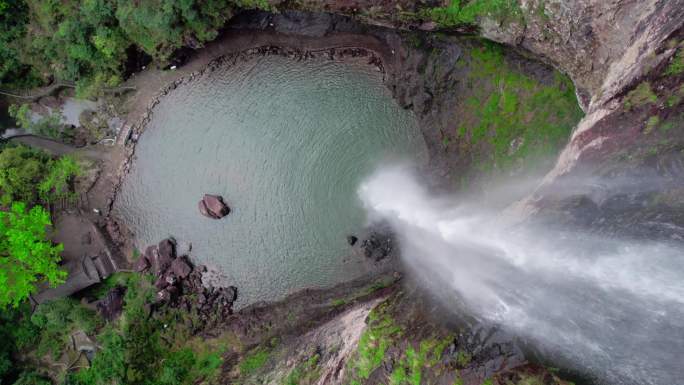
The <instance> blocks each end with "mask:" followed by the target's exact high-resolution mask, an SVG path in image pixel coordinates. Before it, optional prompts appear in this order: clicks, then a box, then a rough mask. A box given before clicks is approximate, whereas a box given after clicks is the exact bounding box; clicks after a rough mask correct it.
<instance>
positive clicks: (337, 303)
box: [330, 298, 347, 307]
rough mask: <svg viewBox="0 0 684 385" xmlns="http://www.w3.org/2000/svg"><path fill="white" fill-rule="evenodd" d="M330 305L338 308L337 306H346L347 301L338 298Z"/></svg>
mask: <svg viewBox="0 0 684 385" xmlns="http://www.w3.org/2000/svg"><path fill="white" fill-rule="evenodd" d="M330 304H331V305H332V306H334V307H339V306H344V305H346V304H347V301H346V300H345V299H343V298H338V299H335V300H333V301H332V302H331V303H330Z"/></svg>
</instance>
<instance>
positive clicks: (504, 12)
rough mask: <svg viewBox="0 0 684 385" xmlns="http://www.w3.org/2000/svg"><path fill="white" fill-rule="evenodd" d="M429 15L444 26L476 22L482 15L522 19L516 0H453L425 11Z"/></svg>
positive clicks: (426, 15)
mask: <svg viewBox="0 0 684 385" xmlns="http://www.w3.org/2000/svg"><path fill="white" fill-rule="evenodd" d="M423 16H425V17H428V18H430V19H432V20H434V21H436V22H438V23H439V24H440V25H442V26H446V27H450V26H457V25H463V24H475V23H477V21H478V20H479V19H480V18H482V17H490V18H493V19H495V20H498V21H501V22H503V21H508V20H520V19H521V18H522V11H521V9H520V5H518V2H517V1H516V0H451V2H450V3H449V5H447V6H445V7H436V8H431V9H429V10H426V11H424V13H423Z"/></svg>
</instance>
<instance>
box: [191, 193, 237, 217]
mask: <svg viewBox="0 0 684 385" xmlns="http://www.w3.org/2000/svg"><path fill="white" fill-rule="evenodd" d="M198 208H199V211H200V213H201V214H202V215H204V216H206V217H209V218H213V219H220V218H223V217H225V216H226V215H228V213H230V208H229V207H228V205H226V204H225V202H224V201H223V198H222V197H221V196H218V195H211V194H205V195H204V197H203V198H202V200H201V201H200V203H198Z"/></svg>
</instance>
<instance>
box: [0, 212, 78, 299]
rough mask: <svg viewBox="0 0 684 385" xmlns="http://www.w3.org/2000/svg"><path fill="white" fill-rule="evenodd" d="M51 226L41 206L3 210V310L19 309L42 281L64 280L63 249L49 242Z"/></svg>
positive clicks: (0, 226) (0, 269)
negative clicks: (61, 258)
mask: <svg viewBox="0 0 684 385" xmlns="http://www.w3.org/2000/svg"><path fill="white" fill-rule="evenodd" d="M51 225H52V222H51V221H50V215H49V214H48V212H47V211H45V209H44V208H43V207H41V206H34V207H33V208H31V209H30V210H28V209H27V208H26V204H24V203H22V202H14V203H13V204H12V206H11V207H10V209H9V211H0V307H6V306H8V305H9V306H14V307H16V306H18V305H19V304H20V303H21V302H22V301H24V300H25V299H26V298H27V297H28V296H29V295H30V294H31V293H33V292H35V291H36V284H37V283H39V282H41V281H46V282H49V283H50V284H51V285H57V284H59V283H61V282H63V281H64V278H65V277H66V272H64V271H62V270H60V269H59V265H58V262H59V260H60V253H61V251H62V249H63V246H62V245H56V246H55V245H53V244H52V242H50V241H49V240H48V237H47V235H48V234H47V230H48V228H49V227H50V226H51Z"/></svg>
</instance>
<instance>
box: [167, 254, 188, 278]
mask: <svg viewBox="0 0 684 385" xmlns="http://www.w3.org/2000/svg"><path fill="white" fill-rule="evenodd" d="M171 271H172V272H173V273H174V274H175V275H176V277H178V278H180V279H184V278H186V277H187V276H188V275H190V273H191V272H192V267H191V266H190V264H189V263H188V262H187V261H186V259H185V258H184V257H181V258H176V259H174V260H173V262H172V263H171Z"/></svg>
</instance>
